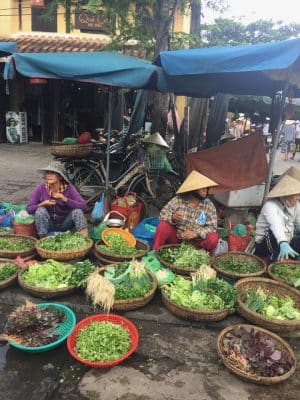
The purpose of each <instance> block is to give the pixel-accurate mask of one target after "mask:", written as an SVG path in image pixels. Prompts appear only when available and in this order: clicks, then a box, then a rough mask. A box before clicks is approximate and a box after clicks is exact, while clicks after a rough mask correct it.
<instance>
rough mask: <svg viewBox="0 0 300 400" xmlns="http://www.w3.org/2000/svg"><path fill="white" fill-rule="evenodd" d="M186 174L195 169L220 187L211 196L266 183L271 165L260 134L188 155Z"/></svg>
mask: <svg viewBox="0 0 300 400" xmlns="http://www.w3.org/2000/svg"><path fill="white" fill-rule="evenodd" d="M186 165H187V171H188V172H191V171H192V170H196V171H198V172H200V173H201V174H203V175H205V176H207V177H208V178H210V179H213V180H214V181H216V182H217V183H218V184H219V186H217V187H213V188H211V189H210V190H209V192H210V193H220V192H229V191H231V190H238V189H244V188H247V187H249V186H253V185H256V184H259V183H262V182H264V181H265V180H266V177H267V173H268V163H267V158H266V153H265V149H264V143H263V137H262V135H261V134H260V133H254V134H252V135H249V136H246V137H243V138H241V139H238V140H234V141H233V142H229V143H226V144H223V145H221V146H217V147H212V148H210V149H208V150H202V151H198V152H197V153H190V154H187V155H186Z"/></svg>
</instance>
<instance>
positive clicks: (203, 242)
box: [153, 171, 219, 253]
mask: <svg viewBox="0 0 300 400" xmlns="http://www.w3.org/2000/svg"><path fill="white" fill-rule="evenodd" d="M217 185H218V184H217V183H216V182H214V181H213V180H211V179H209V178H207V177H206V176H204V175H202V174H200V173H199V172H197V171H192V172H191V173H190V174H189V175H188V177H187V178H186V179H185V181H184V182H183V184H182V185H181V186H180V188H179V189H178V191H177V196H175V197H173V198H172V199H171V200H170V201H169V203H167V204H166V205H165V207H164V208H163V209H162V210H161V213H160V222H159V224H158V226H157V229H156V232H155V236H154V242H153V249H154V250H157V249H159V247H160V246H163V245H164V244H177V243H180V242H181V241H183V240H187V241H191V242H192V243H193V244H194V245H195V246H196V247H198V248H203V249H205V250H207V251H209V252H210V253H212V252H213V250H214V249H215V247H217V244H218V240H219V238H218V234H217V233H216V231H217V213H216V208H215V206H214V205H213V203H212V202H211V201H210V200H209V199H208V198H207V194H208V190H209V188H210V187H212V186H217Z"/></svg>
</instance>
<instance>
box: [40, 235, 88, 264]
mask: <svg viewBox="0 0 300 400" xmlns="http://www.w3.org/2000/svg"><path fill="white" fill-rule="evenodd" d="M47 239H48V238H47V237H45V238H42V239H40V240H39V241H38V242H37V243H36V251H37V252H38V254H39V255H40V256H41V257H42V258H45V259H49V258H52V259H53V260H57V261H70V260H76V259H80V258H82V257H84V256H86V255H87V254H88V253H89V251H90V250H91V249H92V247H93V245H94V242H93V241H92V239H89V238H86V240H87V245H86V247H85V248H83V249H79V250H61V251H53V250H46V249H43V248H42V247H41V246H40V244H41V242H44V241H46V240H47Z"/></svg>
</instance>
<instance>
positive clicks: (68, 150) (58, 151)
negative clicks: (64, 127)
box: [51, 143, 93, 157]
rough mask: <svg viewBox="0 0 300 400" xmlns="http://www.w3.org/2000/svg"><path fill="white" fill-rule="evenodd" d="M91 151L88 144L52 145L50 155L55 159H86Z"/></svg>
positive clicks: (91, 147)
mask: <svg viewBox="0 0 300 400" xmlns="http://www.w3.org/2000/svg"><path fill="white" fill-rule="evenodd" d="M92 150H93V145H92V144H91V143H88V144H66V143H60V144H57V143H56V144H52V146H51V154H52V155H53V156H55V157H86V156H87V155H89V154H90V152H91V151H92Z"/></svg>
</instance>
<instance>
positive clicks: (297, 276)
mask: <svg viewBox="0 0 300 400" xmlns="http://www.w3.org/2000/svg"><path fill="white" fill-rule="evenodd" d="M268 274H269V275H270V277H271V278H272V279H274V280H275V281H278V282H282V283H285V284H287V285H289V286H293V287H295V288H296V289H298V290H300V261H294V260H286V261H277V262H275V263H273V264H270V265H269V266H268Z"/></svg>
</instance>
